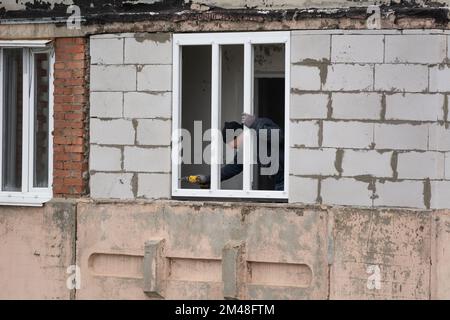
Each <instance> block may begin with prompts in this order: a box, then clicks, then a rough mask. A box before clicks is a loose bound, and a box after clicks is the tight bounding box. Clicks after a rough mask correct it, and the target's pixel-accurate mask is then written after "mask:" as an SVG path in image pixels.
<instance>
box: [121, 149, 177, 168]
mask: <svg viewBox="0 0 450 320" xmlns="http://www.w3.org/2000/svg"><path fill="white" fill-rule="evenodd" d="M170 155H171V153H170V148H154V147H151V148H138V147H125V150H124V168H125V170H126V171H134V172H152V173H163V172H170Z"/></svg>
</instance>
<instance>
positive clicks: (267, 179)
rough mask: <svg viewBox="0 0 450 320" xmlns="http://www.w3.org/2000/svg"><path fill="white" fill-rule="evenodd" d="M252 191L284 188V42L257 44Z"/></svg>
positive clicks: (255, 48)
mask: <svg viewBox="0 0 450 320" xmlns="http://www.w3.org/2000/svg"><path fill="white" fill-rule="evenodd" d="M253 49H254V84H253V86H254V89H253V94H254V96H253V97H254V115H255V116H256V122H255V124H254V127H255V135H256V136H255V138H254V140H253V141H254V143H255V146H254V148H253V152H255V153H256V155H254V159H256V161H255V162H256V163H255V164H254V165H253V181H252V188H253V190H277V191H282V190H284V126H285V120H284V119H285V51H284V44H261V45H254V46H253Z"/></svg>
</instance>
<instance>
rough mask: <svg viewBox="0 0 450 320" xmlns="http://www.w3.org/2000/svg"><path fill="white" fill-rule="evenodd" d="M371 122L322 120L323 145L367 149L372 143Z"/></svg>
mask: <svg viewBox="0 0 450 320" xmlns="http://www.w3.org/2000/svg"><path fill="white" fill-rule="evenodd" d="M373 126H374V124H373V123H366V122H356V121H351V122H347V121H345V122H344V121H339V122H333V121H324V123H323V142H322V146H324V147H335V148H362V149H369V148H370V147H371V145H372V143H373Z"/></svg>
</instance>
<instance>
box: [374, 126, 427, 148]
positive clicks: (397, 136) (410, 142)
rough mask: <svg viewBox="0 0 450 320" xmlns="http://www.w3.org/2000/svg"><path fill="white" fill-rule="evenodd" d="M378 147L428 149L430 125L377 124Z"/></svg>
mask: <svg viewBox="0 0 450 320" xmlns="http://www.w3.org/2000/svg"><path fill="white" fill-rule="evenodd" d="M375 146H376V148H377V149H394V150H427V148H428V126H427V125H410V124H376V125H375Z"/></svg>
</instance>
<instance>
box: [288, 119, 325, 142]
mask: <svg viewBox="0 0 450 320" xmlns="http://www.w3.org/2000/svg"><path fill="white" fill-rule="evenodd" d="M289 131H290V144H291V147H293V146H303V147H318V146H319V123H318V122H317V121H299V122H298V121H295V122H294V121H291V126H290V128H289Z"/></svg>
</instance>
